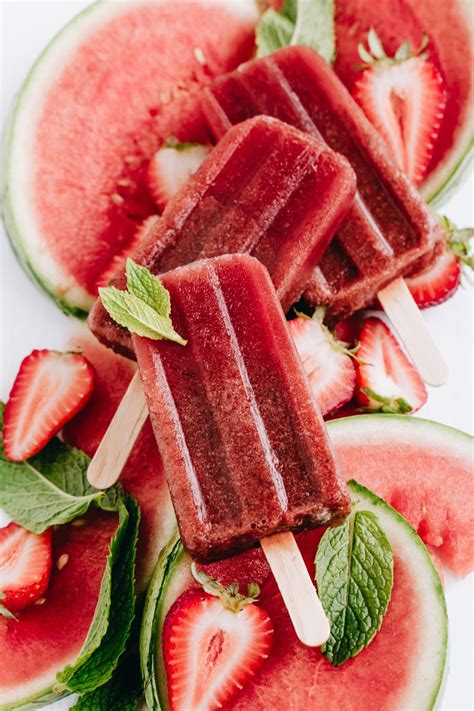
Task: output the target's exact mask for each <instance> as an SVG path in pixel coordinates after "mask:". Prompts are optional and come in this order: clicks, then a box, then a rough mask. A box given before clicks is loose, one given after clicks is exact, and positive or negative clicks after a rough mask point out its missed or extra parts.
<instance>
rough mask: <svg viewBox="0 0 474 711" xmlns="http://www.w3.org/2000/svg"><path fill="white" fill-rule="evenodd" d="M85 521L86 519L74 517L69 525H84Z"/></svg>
mask: <svg viewBox="0 0 474 711" xmlns="http://www.w3.org/2000/svg"><path fill="white" fill-rule="evenodd" d="M85 522H86V521H85V519H84V518H76V519H75V520H74V521H73V522H72V523H71V526H77V527H79V526H84V524H85Z"/></svg>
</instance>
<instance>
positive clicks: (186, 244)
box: [89, 116, 355, 357]
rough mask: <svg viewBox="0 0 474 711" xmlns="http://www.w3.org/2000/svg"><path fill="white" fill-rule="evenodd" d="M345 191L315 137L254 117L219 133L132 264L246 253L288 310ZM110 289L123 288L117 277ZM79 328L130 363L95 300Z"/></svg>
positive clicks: (124, 341) (339, 166) (155, 268)
mask: <svg viewBox="0 0 474 711" xmlns="http://www.w3.org/2000/svg"><path fill="white" fill-rule="evenodd" d="M354 191H355V176H354V173H353V171H352V169H351V168H350V166H349V164H348V163H347V161H346V160H345V159H344V158H343V157H341V156H338V155H336V154H335V153H334V152H333V151H332V150H330V149H329V148H328V147H327V146H326V144H324V143H323V142H322V141H321V140H319V139H318V138H315V137H313V136H309V135H308V134H306V133H303V132H301V131H298V130H297V129H295V128H293V127H291V126H289V125H288V124H285V123H282V122H281V121H278V120H276V119H273V118H269V117H263V116H261V117H258V118H254V119H252V120H250V121H247V122H245V123H243V124H241V125H239V126H236V127H235V128H233V129H232V130H230V131H229V132H228V133H227V135H226V136H225V138H224V139H223V140H222V141H221V142H220V143H219V144H218V146H217V147H216V148H215V149H214V150H213V151H212V152H211V153H210V155H209V156H208V158H207V159H206V160H205V161H204V162H203V164H202V165H201V167H200V168H199V169H198V170H197V172H196V173H195V174H194V175H193V176H192V178H191V179H190V180H189V182H188V183H187V184H186V185H185V186H184V188H183V189H182V190H181V191H180V192H179V193H178V194H177V195H176V196H175V198H174V199H172V200H171V202H170V203H169V204H168V206H167V208H166V210H165V212H164V213H163V216H162V217H161V218H160V220H159V221H158V223H157V225H156V227H155V228H154V229H152V230H151V231H150V232H149V233H148V234H147V235H146V236H145V238H144V240H143V242H142V243H141V245H140V246H139V248H138V251H137V252H136V253H135V254H134V255H132V258H133V259H134V261H136V262H138V263H140V264H143V265H144V266H146V267H148V269H150V271H152V272H153V273H154V274H160V273H163V272H166V271H168V270H170V269H174V268H175V267H178V266H181V265H183V264H188V263H190V262H192V261H195V260H196V259H200V258H203V257H213V256H217V255H220V254H227V253H235V252H239V253H249V254H251V255H252V256H254V257H256V258H258V259H259V260H260V261H261V262H262V263H263V264H265V266H266V267H267V269H268V271H269V273H270V275H271V278H272V280H273V283H274V285H275V287H276V290H277V294H278V297H279V299H280V301H281V303H282V305H283V308H284V309H288V308H289V307H290V306H291V304H292V303H293V302H294V301H295V300H297V299H298V297H299V296H300V295H301V293H302V291H303V289H304V287H305V286H306V284H307V283H308V281H309V279H310V277H311V274H312V272H313V269H314V267H315V265H316V264H317V263H318V261H319V260H320V258H321V255H322V254H323V252H324V251H325V250H326V248H327V246H328V244H329V242H330V240H331V238H332V236H333V234H334V232H335V231H336V229H337V228H338V227H339V225H340V223H341V220H342V219H343V218H344V216H345V215H346V213H347V211H348V209H349V207H350V204H351V202H352V199H353V195H354ZM113 283H114V284H115V285H116V286H118V287H119V288H123V285H124V281H123V276H121V277H118V278H117V279H116V280H113ZM89 324H90V327H91V329H92V331H93V332H94V333H95V335H96V336H97V337H98V338H99V339H100V340H101V341H103V342H104V343H105V344H106V345H109V346H111V347H113V348H115V349H116V350H118V351H119V352H121V353H124V354H125V355H128V356H129V357H133V350H132V348H131V342H130V337H129V334H128V333H127V332H126V331H125V330H124V329H121V328H120V327H119V326H117V324H115V323H114V322H113V321H112V320H111V319H110V317H109V316H108V314H107V313H106V312H105V310H104V309H103V307H102V305H101V303H100V301H98V302H97V304H96V305H95V307H94V309H93V311H92V314H91V316H90V319H89Z"/></svg>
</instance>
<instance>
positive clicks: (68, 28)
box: [1, 0, 258, 319]
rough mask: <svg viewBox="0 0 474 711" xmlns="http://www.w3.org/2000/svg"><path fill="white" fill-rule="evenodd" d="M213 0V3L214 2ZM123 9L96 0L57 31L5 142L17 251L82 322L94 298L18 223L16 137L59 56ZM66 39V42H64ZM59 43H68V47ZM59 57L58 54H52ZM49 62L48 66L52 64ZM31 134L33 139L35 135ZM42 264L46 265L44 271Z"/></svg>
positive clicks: (7, 219) (6, 204)
mask: <svg viewBox="0 0 474 711" xmlns="http://www.w3.org/2000/svg"><path fill="white" fill-rule="evenodd" d="M158 1H159V2H160V1H164V0H158ZM210 1H211V2H212V0H210ZM226 3H227V4H228V6H229V7H231V6H232V3H231V0H223V4H226ZM243 4H245V5H248V8H247V9H249V8H250V6H252V7H255V8H257V7H258V5H257V3H256V0H245V3H243ZM124 7H125V6H124V4H123V3H121V2H115V1H114V0H96V2H93V3H92V4H91V5H90V6H89V7H87V8H85V9H84V10H82V11H81V12H80V13H78V14H77V15H75V16H74V17H73V18H72V19H71V20H70V21H69V22H67V23H66V24H65V25H64V26H63V27H62V28H61V29H60V30H59V31H58V32H57V33H56V35H55V36H54V37H53V38H52V40H51V41H50V42H49V43H48V44H47V46H46V47H45V48H44V50H43V51H42V52H41V54H40V55H39V56H38V58H37V59H36V61H35V63H34V64H33V66H32V68H31V69H30V71H29V73H28V75H27V77H26V79H25V81H24V82H23V85H22V87H21V89H20V92H19V94H18V97H17V99H16V101H15V103H14V105H13V108H12V111H11V113H10V118H9V120H8V123H7V128H6V134H5V140H4V142H3V143H4V151H3V159H2V164H3V165H2V167H3V175H4V178H3V184H2V187H1V202H2V216H3V221H4V224H5V228H6V232H7V235H8V238H9V241H10V243H11V245H12V248H13V251H14V252H15V254H16V256H17V259H18V261H19V263H20V264H21V266H22V267H23V269H24V271H25V272H26V274H27V275H28V276H29V277H30V279H31V280H32V281H33V282H34V283H35V284H37V285H38V286H39V287H40V288H41V289H42V290H43V291H44V292H46V294H47V295H48V296H49V297H50V298H51V299H52V300H53V301H54V302H55V303H56V305H57V306H58V307H59V308H60V309H61V311H63V313H65V314H66V315H69V316H76V317H77V318H81V319H84V318H86V317H87V315H88V312H89V309H90V308H91V306H92V304H93V302H94V297H93V296H92V295H91V294H89V293H88V292H87V291H86V290H85V289H84V288H83V287H82V286H81V285H80V284H79V283H78V282H77V281H76V280H75V278H74V277H73V276H72V275H70V274H68V273H67V271H65V269H64V268H63V267H62V265H61V264H60V263H59V262H58V261H57V260H56V259H55V257H54V254H52V253H51V252H50V250H49V248H48V249H46V250H45V249H44V247H43V245H41V244H36V245H34V244H27V243H26V242H25V234H26V233H27V232H28V230H22V229H21V227H20V226H19V224H18V215H20V219H25V218H24V217H22V215H23V213H24V212H27V210H24V209H22V207H21V203H20V204H19V205H15V204H14V202H15V200H16V202H17V203H18V197H17V198H14V197H13V194H12V193H13V192H14V191H13V190H12V188H11V185H12V184H13V183H14V182H15V179H14V177H13V176H14V175H15V174H16V173H18V171H19V168H18V164H19V163H21V160H18V159H17V158H15V155H14V154H15V151H18V150H19V151H20V152H21V155H24V154H25V152H27V150H26V149H24V146H23V144H22V145H21V146H20V147H19V148H16V142H15V136H16V132H17V127H18V125H19V120H20V119H21V118H22V116H23V115H25V116H28V117H29V118H30V117H31V115H32V114H33V115H34V116H36V115H37V113H38V106H37V105H36V104H35V101H34V97H33V99H32V98H31V94H32V93H33V91H35V90H36V92H37V87H38V86H41V85H42V83H44V82H45V79H46V80H47V79H49V77H50V76H51V75H52V72H54V71H55V70H56V67H57V65H58V63H60V60H61V58H62V57H61V52H67V51H68V50H70V47H71V46H72V45H73V46H77V45H78V44H79V41H80V39H81V38H83V37H86V36H87V33H88V31H89V29H90V27H94V26H95V25H94V22H96V21H97V19H96V17H97V18H100V15H101V13H102V14H103V16H104V17H106V18H107V17H109V16H110V17H112V16H113V15H114V14H119V13H120V12H122V11H123V9H124ZM236 12H238V10H237V11H236ZM65 39H66V40H67V41H66V42H65ZM61 43H62V45H64V49H63V47H62V46H61ZM55 53H56V56H54V55H55ZM52 56H53V57H54V58H55V60H56V61H55V62H52V61H51V57H52ZM48 62H49V65H50V66H48ZM46 84H47V81H46ZM30 123H31V120H30ZM29 135H31V132H30V133H29ZM16 193H17V194H21V195H23V193H24V190H20V189H17V190H16ZM33 232H34V233H35V234H36V232H37V231H36V230H34V229H33V230H32V229H30V230H29V233H30V234H31V233H33ZM44 264H47V267H46V268H45V266H44ZM48 270H49V271H53V272H54V278H51V275H48V274H47V273H46V271H48ZM61 285H62V286H61Z"/></svg>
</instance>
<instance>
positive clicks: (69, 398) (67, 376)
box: [3, 350, 94, 462]
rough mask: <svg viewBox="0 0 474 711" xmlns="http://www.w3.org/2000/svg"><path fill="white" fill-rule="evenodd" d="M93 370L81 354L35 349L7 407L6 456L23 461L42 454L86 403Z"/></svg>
mask: <svg viewBox="0 0 474 711" xmlns="http://www.w3.org/2000/svg"><path fill="white" fill-rule="evenodd" d="M93 384H94V370H93V368H92V366H91V365H90V363H89V362H88V361H87V360H86V359H85V358H84V356H82V355H79V354H78V353H59V352H58V351H49V350H41V351H38V350H34V351H32V353H30V355H29V356H27V357H26V358H25V359H24V360H23V362H22V364H21V366H20V370H19V371H18V375H17V376H16V379H15V382H14V384H13V388H12V390H11V393H10V397H9V399H8V402H7V405H6V407H5V416H4V427H3V446H4V450H5V456H6V457H7V458H8V459H10V460H12V461H14V462H20V461H23V460H24V459H28V457H31V456H32V455H33V454H36V453H37V452H39V450H40V449H42V448H43V447H44V446H45V444H46V443H47V442H49V440H50V439H51V438H52V437H53V436H54V435H55V434H56V433H57V432H59V430H60V429H61V428H62V427H63V425H64V424H65V423H66V422H68V421H69V420H70V419H71V418H72V417H73V416H74V415H75V414H76V413H77V412H78V411H79V410H80V409H81V408H82V407H84V405H85V404H86V402H87V400H88V398H89V396H90V394H91V392H92V388H93Z"/></svg>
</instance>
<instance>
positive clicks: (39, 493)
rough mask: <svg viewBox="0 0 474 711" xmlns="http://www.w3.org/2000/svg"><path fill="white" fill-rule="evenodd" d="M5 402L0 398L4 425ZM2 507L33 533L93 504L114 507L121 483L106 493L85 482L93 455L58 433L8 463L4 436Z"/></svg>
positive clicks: (0, 447) (0, 478)
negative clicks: (34, 451) (21, 458)
mask: <svg viewBox="0 0 474 711" xmlns="http://www.w3.org/2000/svg"><path fill="white" fill-rule="evenodd" d="M4 407H5V406H4V404H3V403H0V428H1V429H3V411H4ZM0 440H1V441H0V508H3V509H4V510H5V511H6V512H7V514H8V515H9V516H11V518H12V519H13V520H14V521H15V523H18V524H19V525H20V526H24V527H25V528H27V529H28V530H29V531H33V532H34V533H42V532H43V531H45V530H46V529H47V528H49V527H50V526H56V525H59V524H64V523H68V522H69V521H72V520H73V519H74V518H77V517H78V516H82V515H83V514H85V513H86V511H87V510H88V508H89V506H91V505H96V506H100V507H101V508H103V509H105V510H112V511H113V510H116V508H117V498H118V497H119V496H120V495H121V494H120V492H121V488H120V487H113V489H109V490H108V491H107V492H102V491H99V490H98V489H94V488H93V487H92V486H90V484H89V483H88V481H87V467H88V466H89V461H90V460H89V457H88V456H87V455H86V454H85V453H84V452H81V451H80V450H79V449H75V448H74V447H71V446H70V445H68V444H65V443H64V442H61V441H60V440H59V439H57V438H56V437H55V438H54V439H52V440H51V442H49V443H48V444H47V445H46V447H45V448H44V449H43V450H42V451H41V452H39V453H38V454H37V455H35V456H34V457H32V458H31V459H28V460H27V461H25V462H10V461H9V460H8V459H6V457H5V456H4V453H3V438H0Z"/></svg>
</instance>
